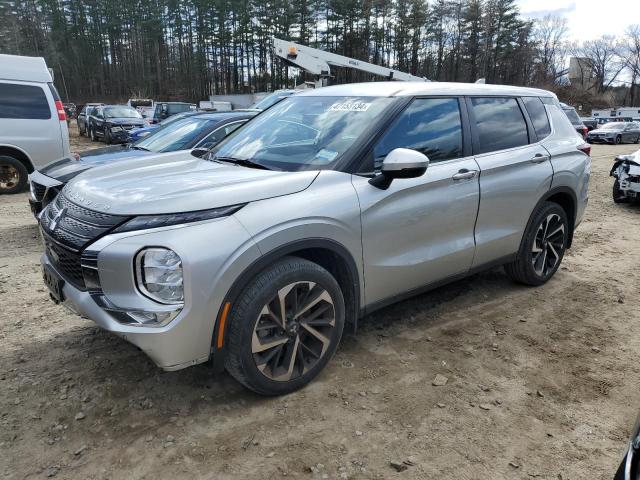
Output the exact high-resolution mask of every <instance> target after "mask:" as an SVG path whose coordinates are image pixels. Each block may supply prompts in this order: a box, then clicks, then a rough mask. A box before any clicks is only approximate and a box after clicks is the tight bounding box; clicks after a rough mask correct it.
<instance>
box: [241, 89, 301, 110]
mask: <svg viewBox="0 0 640 480" xmlns="http://www.w3.org/2000/svg"><path fill="white" fill-rule="evenodd" d="M290 95H291V92H273V93H272V94H270V95H267V96H266V97H264V98H263V99H262V100H260V101H259V102H258V103H256V104H255V105H254V106H253V107H251V108H255V109H256V110H266V109H267V108H269V107H270V106H271V105H274V104H276V103H278V102H279V101H280V100H283V99H285V98H287V97H288V96H290Z"/></svg>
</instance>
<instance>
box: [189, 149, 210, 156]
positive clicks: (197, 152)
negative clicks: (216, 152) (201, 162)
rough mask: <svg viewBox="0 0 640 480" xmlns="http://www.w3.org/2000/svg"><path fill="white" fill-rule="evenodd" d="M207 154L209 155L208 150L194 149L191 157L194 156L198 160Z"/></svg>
mask: <svg viewBox="0 0 640 480" xmlns="http://www.w3.org/2000/svg"><path fill="white" fill-rule="evenodd" d="M207 153H209V149H208V148H202V147H199V148H194V149H193V150H191V155H193V156H194V157H196V158H202V157H204V156H205V155H206V154H207Z"/></svg>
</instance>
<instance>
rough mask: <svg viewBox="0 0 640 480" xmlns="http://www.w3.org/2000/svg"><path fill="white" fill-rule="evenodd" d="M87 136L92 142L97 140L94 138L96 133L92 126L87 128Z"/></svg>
mask: <svg viewBox="0 0 640 480" xmlns="http://www.w3.org/2000/svg"><path fill="white" fill-rule="evenodd" d="M89 138H90V139H91V141H92V142H97V141H98V140H97V138H96V133H95V132H94V130H93V128H89Z"/></svg>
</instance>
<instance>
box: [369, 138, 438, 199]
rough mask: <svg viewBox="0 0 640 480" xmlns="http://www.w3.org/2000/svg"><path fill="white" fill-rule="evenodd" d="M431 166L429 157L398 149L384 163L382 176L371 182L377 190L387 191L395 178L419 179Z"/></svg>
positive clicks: (377, 176) (390, 153)
mask: <svg viewBox="0 0 640 480" xmlns="http://www.w3.org/2000/svg"><path fill="white" fill-rule="evenodd" d="M428 166H429V157H427V156H426V155H425V154H423V153H420V152H418V151H417V150H411V149H409V148H396V149H393V150H391V151H390V152H389V153H388V154H387V156H386V157H385V158H384V160H383V161H382V168H381V170H380V174H379V175H376V176H375V177H373V178H372V179H371V180H369V183H370V184H371V185H373V186H374V187H376V188H379V189H381V190H386V189H387V188H389V185H391V182H392V181H393V180H394V179H395V178H417V177H421V176H422V175H424V173H425V172H426V171H427V167H428Z"/></svg>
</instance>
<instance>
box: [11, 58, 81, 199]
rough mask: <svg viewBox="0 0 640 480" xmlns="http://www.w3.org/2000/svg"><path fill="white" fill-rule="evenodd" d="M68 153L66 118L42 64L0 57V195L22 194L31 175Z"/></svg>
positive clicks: (36, 59) (36, 61) (32, 59)
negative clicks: (35, 170)
mask: <svg viewBox="0 0 640 480" xmlns="http://www.w3.org/2000/svg"><path fill="white" fill-rule="evenodd" d="M69 153H70V152H69V130H68V129H67V115H66V113H65V111H64V107H63V105H62V101H61V100H60V96H59V95H58V92H57V90H56V88H55V87H54V85H53V80H52V78H51V74H50V73H49V70H48V69H47V64H46V63H45V61H44V59H43V58H41V57H20V56H16V55H0V194H3V193H4V194H8V193H17V192H21V191H23V190H24V189H25V188H26V186H27V177H28V175H29V173H31V172H33V171H34V169H36V168H39V167H42V166H44V165H46V164H47V163H49V162H51V161H52V160H55V159H57V158H60V157H64V156H66V155H69Z"/></svg>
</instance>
